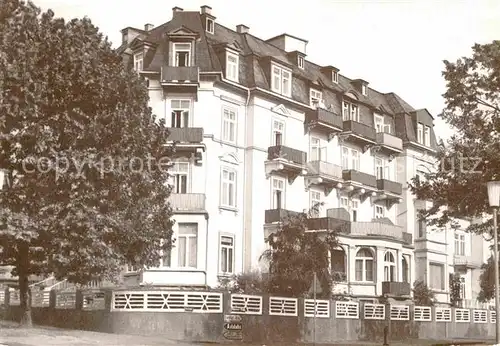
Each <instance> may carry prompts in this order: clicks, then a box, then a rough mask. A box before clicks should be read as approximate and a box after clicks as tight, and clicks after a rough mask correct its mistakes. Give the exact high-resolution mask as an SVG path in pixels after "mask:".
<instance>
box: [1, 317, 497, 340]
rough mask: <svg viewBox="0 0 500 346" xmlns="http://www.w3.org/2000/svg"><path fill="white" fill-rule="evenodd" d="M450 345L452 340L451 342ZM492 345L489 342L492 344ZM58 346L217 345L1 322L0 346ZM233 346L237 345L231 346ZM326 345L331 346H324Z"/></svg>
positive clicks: (157, 337)
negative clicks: (23, 326)
mask: <svg viewBox="0 0 500 346" xmlns="http://www.w3.org/2000/svg"><path fill="white" fill-rule="evenodd" d="M448 343H449V341H448ZM456 343H457V344H467V345H473V344H471V343H470V341H466V340H461V341H456ZM381 344H382V343H380V342H378V343H370V342H362V341H359V342H350V343H345V344H339V343H335V346H352V345H381ZM436 344H444V342H443V341H437V340H436V341H429V340H408V341H406V342H404V343H403V342H391V343H390V345H391V346H412V345H415V346H423V345H436ZM491 344H492V343H490V345H491ZM3 345H9V346H32V345H37V346H58V345H61V346H62V345H64V346H67V345H89V346H90V345H104V346H114V345H125V346H126V345H130V346H132V345H133V346H141V345H143V346H157V345H180V346H183V345H184V346H195V345H196V346H203V345H206V346H208V345H214V344H203V343H201V344H193V343H186V342H181V341H174V340H168V339H165V338H162V337H159V336H137V335H119V334H108V333H96V332H89V331H83V330H68V329H58V328H52V327H38V326H37V327H33V328H32V329H26V328H19V327H18V324H17V323H13V322H8V321H0V346H3ZM232 345H233V346H238V345H236V344H232ZM243 345H245V346H262V345H261V344H253V345H249V344H241V345H240V346H243ZM475 345H488V344H487V343H486V344H485V343H477V344H475ZM266 346H306V345H290V344H286V345H285V344H269V343H268V344H266ZM323 346H328V345H324V344H323Z"/></svg>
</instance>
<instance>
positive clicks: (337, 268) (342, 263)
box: [330, 248, 347, 282]
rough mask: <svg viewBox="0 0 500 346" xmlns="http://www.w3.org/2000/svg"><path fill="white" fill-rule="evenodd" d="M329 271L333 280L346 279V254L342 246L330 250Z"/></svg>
mask: <svg viewBox="0 0 500 346" xmlns="http://www.w3.org/2000/svg"><path fill="white" fill-rule="evenodd" d="M330 272H331V274H332V279H333V281H334V282H344V281H346V280H347V275H346V272H347V266H346V255H345V251H344V249H342V248H338V249H333V250H331V251H330Z"/></svg>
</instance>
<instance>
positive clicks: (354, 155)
mask: <svg viewBox="0 0 500 346" xmlns="http://www.w3.org/2000/svg"><path fill="white" fill-rule="evenodd" d="M350 169H354V170H355V171H359V151H357V150H355V149H351V167H350Z"/></svg>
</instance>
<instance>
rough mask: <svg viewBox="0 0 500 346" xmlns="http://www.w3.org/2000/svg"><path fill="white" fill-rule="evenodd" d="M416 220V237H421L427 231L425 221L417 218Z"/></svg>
mask: <svg viewBox="0 0 500 346" xmlns="http://www.w3.org/2000/svg"><path fill="white" fill-rule="evenodd" d="M417 222H418V237H419V238H423V237H424V236H425V234H426V233H427V222H426V221H425V220H417Z"/></svg>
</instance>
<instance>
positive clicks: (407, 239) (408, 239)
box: [403, 232, 413, 245]
mask: <svg viewBox="0 0 500 346" xmlns="http://www.w3.org/2000/svg"><path fill="white" fill-rule="evenodd" d="M403 242H405V243H406V244H408V245H412V244H413V236H412V235H411V233H408V232H403Z"/></svg>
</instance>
